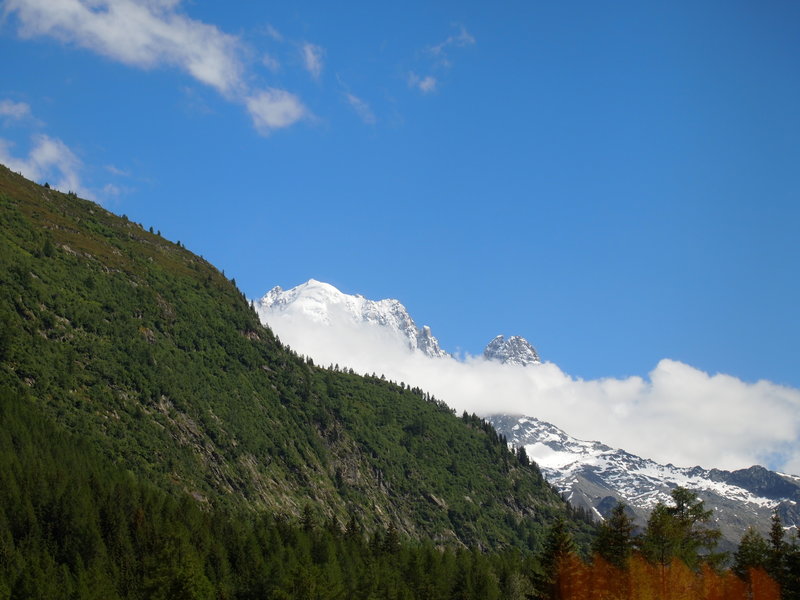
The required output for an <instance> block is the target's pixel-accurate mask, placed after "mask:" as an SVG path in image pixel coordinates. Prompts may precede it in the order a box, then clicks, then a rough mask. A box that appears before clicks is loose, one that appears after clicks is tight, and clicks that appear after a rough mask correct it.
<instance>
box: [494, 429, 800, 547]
mask: <svg viewBox="0 0 800 600" xmlns="http://www.w3.org/2000/svg"><path fill="white" fill-rule="evenodd" d="M488 420H489V422H491V423H492V425H494V427H495V429H497V431H498V432H499V433H501V434H503V435H505V436H506V438H507V439H508V441H509V443H510V444H512V445H513V446H516V447H519V446H523V447H524V448H525V451H526V453H527V454H528V456H529V457H530V458H531V459H533V460H534V461H536V463H537V464H538V465H539V467H540V468H541V470H542V473H543V474H544V475H545V477H546V478H547V480H548V481H550V482H551V483H553V484H554V485H555V486H556V487H557V488H558V489H559V490H560V491H562V492H563V493H565V494H566V495H567V498H568V499H569V501H570V502H571V503H572V504H574V505H576V506H583V507H584V508H586V509H588V510H592V511H594V512H595V514H597V515H599V516H605V515H607V514H608V512H609V511H610V510H611V509H612V508H613V507H614V505H615V504H616V503H617V501H620V502H622V503H624V504H626V505H627V506H628V507H629V508H630V509H631V510H632V511H633V512H634V514H635V515H636V516H637V521H638V524H639V525H644V523H645V522H646V520H647V516H648V514H649V512H650V510H651V509H652V508H653V507H654V506H655V505H656V504H657V503H658V502H663V503H667V504H668V503H669V502H670V492H671V491H672V490H673V489H674V488H675V487H677V486H681V487H685V488H687V489H690V490H692V491H694V492H696V493H697V494H698V497H699V498H700V499H701V500H703V501H704V502H705V504H706V507H707V508H713V509H714V513H715V518H716V520H717V524H718V525H719V527H720V529H721V531H722V534H723V536H724V537H725V538H726V539H727V545H728V547H733V545H735V544H736V543H738V541H739V536H741V534H742V531H744V530H745V529H746V528H747V527H748V526H750V525H752V526H755V527H756V528H757V529H759V530H760V531H761V532H762V533H764V534H766V533H767V531H768V529H769V523H770V515H771V514H772V511H773V510H777V511H778V513H779V514H780V516H781V519H782V521H783V523H784V524H785V525H787V526H795V527H796V526H797V525H798V524H800V514H798V501H800V478H794V477H788V476H786V475H782V474H780V473H775V472H773V471H769V470H767V469H765V468H764V467H758V466H754V467H750V468H749V469H740V470H738V471H723V470H720V469H711V470H707V469H703V468H701V467H692V468H682V467H676V466H674V465H662V464H659V463H657V462H655V461H653V460H649V459H646V458H641V457H639V456H636V455H634V454H631V453H629V452H626V451H625V450H621V449H618V448H612V447H610V446H606V445H605V444H601V443H600V442H590V441H584V440H579V439H576V438H574V437H572V436H570V435H568V434H566V433H565V432H564V431H562V430H561V429H559V428H558V427H556V426H555V425H551V424H550V423H547V422H545V421H540V420H539V419H535V418H533V417H519V416H511V415H494V416H490V417H488Z"/></svg>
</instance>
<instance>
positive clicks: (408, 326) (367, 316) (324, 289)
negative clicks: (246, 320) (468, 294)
mask: <svg viewBox="0 0 800 600" xmlns="http://www.w3.org/2000/svg"><path fill="white" fill-rule="evenodd" d="M254 305H255V308H256V311H257V312H258V314H259V317H260V318H261V320H262V321H264V322H266V323H269V321H270V318H271V317H272V316H274V315H276V314H279V313H284V314H287V313H288V314H294V315H298V316H301V317H302V318H304V319H307V320H309V321H312V322H315V323H320V324H323V325H331V324H332V323H334V322H337V321H339V320H340V319H342V318H344V319H347V320H349V321H350V322H351V323H356V324H358V323H367V324H371V325H374V326H379V327H382V328H383V329H386V330H389V331H390V332H392V333H393V334H394V335H395V336H396V337H397V338H398V339H399V340H402V342H403V343H405V344H406V345H407V346H408V347H409V348H411V349H412V350H418V351H420V352H422V353H423V354H425V355H426V356H431V357H442V356H447V352H445V351H444V350H442V349H441V348H440V347H439V342H438V340H437V339H436V338H435V337H434V336H433V334H432V333H431V330H430V327H428V326H425V327H422V328H420V327H417V324H416V323H414V319H412V318H411V316H410V315H409V314H408V311H407V310H406V308H405V306H403V305H402V304H401V303H400V301H399V300H395V299H393V298H387V299H384V300H369V299H367V298H365V297H364V296H362V295H360V294H356V295H351V294H345V293H344V292H341V291H340V290H338V289H337V288H336V287H334V286H332V285H331V284H329V283H324V282H322V281H317V280H316V279H309V280H308V281H307V282H306V283H302V284H300V285H298V286H295V287H293V288H291V289H289V290H284V289H283V288H281V287H280V286H276V287H274V288H272V289H271V290H270V291H268V292H267V293H266V294H265V295H264V296H263V297H262V298H261V299H260V300H258V301H256V302H255V303H254Z"/></svg>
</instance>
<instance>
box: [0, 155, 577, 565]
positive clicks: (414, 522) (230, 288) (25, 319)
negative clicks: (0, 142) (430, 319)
mask: <svg viewBox="0 0 800 600" xmlns="http://www.w3.org/2000/svg"><path fill="white" fill-rule="evenodd" d="M0 224H1V229H0V247H1V248H2V252H1V253H0V278H2V282H3V286H2V289H1V290H0V323H2V336H1V337H0V358H1V359H2V365H1V366H0V385H2V386H3V388H4V389H6V390H7V391H8V393H10V394H11V395H13V396H15V397H19V398H24V399H25V400H26V401H27V402H30V403H31V404H32V405H33V406H35V408H36V410H37V411H39V412H40V413H41V415H43V416H44V417H47V418H48V419H50V420H52V422H53V423H54V424H56V425H57V426H59V427H62V428H64V429H65V430H67V431H70V432H72V433H73V434H75V435H76V436H79V437H80V439H82V440H84V441H85V442H86V443H87V444H89V445H90V446H91V447H92V448H93V449H94V450H95V451H96V452H97V453H98V454H99V455H100V456H103V457H105V459H107V460H108V461H109V462H110V463H112V464H116V465H118V466H119V467H120V468H122V469H126V470H129V471H131V472H132V473H133V474H134V475H135V476H136V477H137V478H139V479H141V480H142V481H146V482H149V483H151V484H153V485H156V486H158V487H159V488H160V489H162V490H166V491H168V492H169V493H171V494H173V495H176V497H179V496H181V495H182V494H188V495H190V496H191V497H192V498H193V499H194V501H195V502H196V503H197V505H198V506H199V507H214V508H221V509H225V510H236V511H242V510H243V511H250V512H252V511H256V512H259V511H266V512H268V513H269V514H276V515H284V516H287V517H298V516H299V515H301V514H302V513H303V511H304V510H305V508H306V507H310V508H309V509H310V510H311V511H312V513H313V514H314V515H316V516H317V517H319V518H321V519H328V520H332V521H333V522H336V523H338V524H340V525H342V526H344V525H345V524H347V523H348V522H350V520H351V519H353V518H355V520H356V522H357V524H358V526H359V527H361V528H363V529H364V530H365V531H367V532H374V531H379V530H382V529H385V528H386V527H388V526H389V525H392V526H394V527H395V528H396V529H397V531H398V532H399V533H400V535H401V536H404V537H409V538H412V539H422V538H424V539H429V540H432V541H434V542H435V543H440V544H453V545H469V546H470V547H475V548H484V549H485V548H495V549H497V548H505V547H512V546H513V547H518V548H520V549H533V550H536V549H538V548H539V547H540V546H541V540H542V537H543V536H542V533H543V531H544V529H545V528H546V526H547V525H548V524H549V523H550V522H552V520H553V519H554V518H555V517H556V516H558V515H563V516H566V517H567V518H568V519H571V518H572V515H571V513H570V511H569V509H568V507H567V505H566V504H565V503H564V502H563V501H562V500H561V499H560V498H559V497H558V496H557V495H556V494H555V493H554V492H553V490H552V489H551V488H550V486H548V485H547V484H546V483H545V482H544V481H543V479H542V477H541V475H540V474H539V472H538V470H537V469H536V467H535V466H534V465H527V464H522V463H521V462H520V461H519V460H518V459H517V457H516V456H514V455H513V454H512V453H511V452H509V451H508V450H507V448H506V444H505V442H504V440H502V439H501V438H499V436H498V435H497V434H496V433H495V432H494V430H493V429H492V428H491V427H490V426H488V425H487V424H485V423H483V422H482V421H480V420H479V419H475V418H472V417H469V416H466V415H465V416H464V417H461V418H459V417H457V416H455V415H453V414H452V413H451V411H450V410H448V408H447V407H445V406H443V405H442V404H441V403H439V402H437V401H435V400H434V399H431V398H429V397H428V396H426V395H425V394H424V393H423V392H422V391H420V390H416V389H409V388H408V387H407V386H405V385H403V384H400V385H396V384H393V383H390V382H387V381H384V380H383V379H382V378H381V377H380V376H379V374H378V376H376V377H368V378H365V377H361V376H358V375H355V374H352V373H345V372H340V371H338V370H331V369H324V368H318V367H316V366H314V365H312V364H310V361H306V360H304V359H303V358H302V357H298V356H296V355H295V354H294V353H292V352H291V351H290V350H289V349H287V348H284V347H283V346H282V345H281V344H280V342H279V341H278V340H276V339H275V337H274V336H273V334H272V333H271V332H270V331H269V330H268V329H265V328H264V327H263V326H262V325H261V324H260V323H259V321H258V317H257V316H256V314H255V313H254V312H253V310H252V308H251V307H250V306H249V305H248V303H247V302H246V300H245V299H244V297H243V296H242V294H241V293H240V292H239V290H238V289H237V288H236V286H235V283H234V282H232V281H229V280H228V279H227V278H226V277H225V276H224V275H223V274H222V273H220V272H219V271H217V269H215V268H214V267H213V266H212V265H210V264H209V263H208V262H206V261H205V260H203V259H202V258H201V257H198V256H196V255H194V254H192V253H191V252H189V251H188V250H187V249H185V248H183V247H182V246H181V244H180V243H179V242H178V243H173V242H170V241H167V240H165V239H164V238H162V237H161V236H160V235H159V234H158V233H157V232H153V231H152V229H151V230H147V229H145V228H143V227H142V226H141V225H139V224H136V223H133V222H131V221H129V220H128V219H127V218H125V217H124V216H123V217H117V216H115V215H112V214H111V213H109V212H107V211H105V210H104V209H102V208H100V207H99V206H97V205H95V204H93V203H90V202H87V201H84V200H81V199H79V198H77V197H76V196H75V195H74V194H63V193H61V192H58V191H55V190H52V189H49V188H47V187H41V186H38V185H36V184H33V183H31V182H29V181H27V180H25V179H23V178H22V177H21V176H19V175H16V174H14V173H12V172H10V171H9V170H7V169H5V168H4V167H2V168H0ZM274 260H275V261H280V255H276V256H275V257H274ZM571 522H573V523H575V525H574V527H575V529H576V532H577V533H578V536H579V538H580V537H581V536H582V535H583V534H582V533H581V531H588V529H589V528H588V526H586V525H581V524H580V522H579V520H575V519H573V520H572V521H571Z"/></svg>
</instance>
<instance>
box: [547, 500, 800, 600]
mask: <svg viewBox="0 0 800 600" xmlns="http://www.w3.org/2000/svg"><path fill="white" fill-rule="evenodd" d="M719 538H720V532H719V530H718V529H717V528H716V527H714V525H713V522H712V511H711V510H706V509H705V507H704V504H703V502H702V501H701V500H699V499H698V498H697V495H696V494H695V493H694V492H691V491H690V490H687V489H685V488H680V487H679V488H676V489H674V490H673V491H672V504H671V505H667V504H664V503H659V504H658V505H656V507H655V508H654V509H653V511H652V513H651V515H650V517H649V519H648V522H647V526H646V527H645V529H644V531H643V532H642V533H641V534H640V535H634V524H633V522H632V521H631V519H630V517H629V516H628V514H627V513H626V509H625V506H624V505H623V504H617V506H616V507H615V508H614V509H613V510H612V512H611V514H610V515H609V517H608V518H607V519H606V520H605V521H604V522H603V523H602V524H600V526H599V528H598V533H597V537H596V538H595V541H594V543H593V545H592V553H591V555H590V557H589V558H588V559H587V560H584V559H583V558H581V557H580V556H579V554H578V552H577V551H576V548H575V544H574V542H573V541H572V539H571V536H570V534H569V531H568V530H567V528H566V527H565V526H564V524H563V523H561V524H558V523H557V524H556V525H554V526H553V528H551V530H550V532H549V535H548V540H547V544H546V548H545V552H544V557H543V565H544V570H545V573H547V574H550V577H549V579H548V580H547V597H549V598H551V599H552V600H579V599H580V600H611V599H613V600H651V599H652V600H779V599H780V600H796V599H798V598H800V547H798V545H797V538H796V536H793V538H792V540H791V542H788V541H786V539H785V532H784V528H783V526H782V524H781V521H780V517H779V516H778V513H777V512H775V513H774V515H773V519H772V528H771V534H770V538H769V540H766V539H764V538H763V537H762V536H761V535H760V534H759V533H758V532H757V531H756V530H755V529H753V528H749V529H748V530H747V531H746V532H745V534H744V535H743V536H742V540H741V542H740V544H739V547H738V549H737V550H736V552H735V553H734V555H733V557H730V556H728V555H727V554H725V553H720V552H717V551H716V546H717V541H718V540H719ZM725 564H731V566H730V567H729V568H724V565H725Z"/></svg>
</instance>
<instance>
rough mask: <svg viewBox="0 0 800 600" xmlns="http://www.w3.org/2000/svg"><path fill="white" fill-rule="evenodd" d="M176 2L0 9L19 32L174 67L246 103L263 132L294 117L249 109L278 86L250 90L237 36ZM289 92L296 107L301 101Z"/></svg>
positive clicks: (67, 2) (122, 0)
mask: <svg viewBox="0 0 800 600" xmlns="http://www.w3.org/2000/svg"><path fill="white" fill-rule="evenodd" d="M179 4H180V0H146V1H144V2H137V1H135V0H6V2H5V4H4V9H3V12H4V14H5V15H6V16H8V15H10V14H14V15H16V17H17V19H18V23H19V34H20V35H21V36H22V37H27V38H30V37H37V36H46V37H51V38H55V39H57V40H61V41H62V42H65V43H69V44H74V45H76V46H79V47H82V48H85V49H87V50H90V51H92V52H95V53H97V54H100V55H102V56H105V57H108V58H110V59H112V60H116V61H118V62H121V63H123V64H126V65H129V66H133V67H138V68H143V69H149V68H155V67H161V66H172V67H176V68H178V69H180V70H182V71H184V72H185V73H187V74H188V75H189V76H191V77H192V78H194V79H195V80H196V81H198V82H200V83H202V84H204V85H207V86H210V87H211V88H213V89H215V90H216V91H218V92H219V93H220V94H222V95H223V96H224V97H225V98H227V99H228V100H230V101H233V102H238V103H241V104H244V105H245V106H246V107H247V109H248V110H249V111H250V114H251V116H252V117H253V120H254V122H255V123H256V124H257V126H258V124H259V123H261V124H262V125H261V126H259V131H261V132H262V133H269V132H270V131H271V130H272V129H275V128H278V127H286V126H288V125H291V124H292V123H294V122H296V119H295V120H292V119H271V120H270V122H272V123H275V125H273V126H271V127H266V126H264V125H263V119H262V118H261V111H260V109H259V112H258V114H255V113H253V110H252V109H251V106H253V103H252V102H251V101H250V100H251V98H252V97H254V96H256V97H259V96H261V95H263V94H267V95H273V96H274V95H275V93H276V90H274V89H272V88H271V89H270V90H267V91H259V90H252V89H250V88H249V86H248V84H247V83H246V79H247V78H246V72H245V71H246V70H245V67H244V63H243V62H242V59H241V56H242V55H243V54H245V48H244V46H243V43H242V42H241V40H239V38H237V37H236V36H233V35H230V34H227V33H224V32H223V31H220V29H218V28H217V27H216V26H214V25H209V24H207V23H203V22H201V21H198V20H196V19H191V18H189V17H187V16H186V15H184V14H181V13H179V12H177V9H178V7H179ZM269 31H271V30H270V29H268V32H269ZM285 94H287V95H290V94H288V92H285ZM292 97H293V98H294V102H295V104H296V105H297V106H296V108H295V112H298V109H297V107H300V106H302V104H301V103H300V101H299V99H297V98H296V97H294V96H292ZM300 112H302V111H300ZM279 123H280V124H279Z"/></svg>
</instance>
